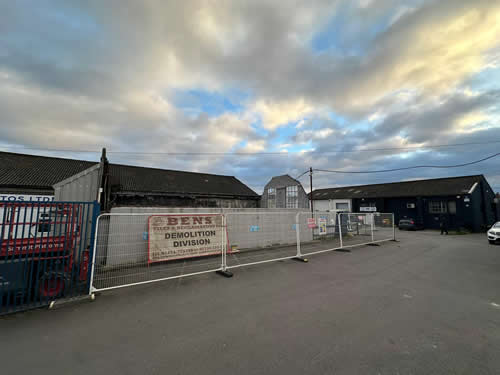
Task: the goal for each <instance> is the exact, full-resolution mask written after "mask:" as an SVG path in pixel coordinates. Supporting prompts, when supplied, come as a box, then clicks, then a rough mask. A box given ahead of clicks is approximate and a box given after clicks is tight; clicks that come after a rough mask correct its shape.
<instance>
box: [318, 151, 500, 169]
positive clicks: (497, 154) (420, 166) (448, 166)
mask: <svg viewBox="0 0 500 375" xmlns="http://www.w3.org/2000/svg"><path fill="white" fill-rule="evenodd" d="M499 155H500V152H497V153H496V154H493V155H490V156H487V157H485V158H482V159H479V160H475V161H471V162H469V163H463V164H455V165H415V166H412V167H403V168H392V169H380V170H375V171H339V170H329V169H313V171H316V172H328V173H352V174H354V173H355V174H365V173H384V172H395V171H405V170H408V169H418V168H443V169H445V168H460V167H465V166H468V165H473V164H477V163H481V162H483V161H486V160H489V159H493V158H495V157H497V156H499Z"/></svg>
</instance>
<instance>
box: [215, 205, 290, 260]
mask: <svg viewBox="0 0 500 375" xmlns="http://www.w3.org/2000/svg"><path fill="white" fill-rule="evenodd" d="M225 218H226V223H227V238H228V255H227V259H226V260H227V267H228V268H236V267H241V266H244V265H247V264H253V263H256V262H267V261H272V260H276V259H283V258H292V257H295V256H296V255H297V231H296V211H290V212H286V211H284V212H262V213H259V212H250V213H244V212H234V213H232V212H230V213H226V214H225Z"/></svg>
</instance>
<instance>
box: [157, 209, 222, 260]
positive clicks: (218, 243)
mask: <svg viewBox="0 0 500 375" xmlns="http://www.w3.org/2000/svg"><path fill="white" fill-rule="evenodd" d="M223 229H224V228H223V226H222V215H203V214H200V215H181V214H180V215H153V216H150V217H149V220H148V231H149V236H148V238H149V241H148V262H149V263H153V262H161V261H165V260H173V259H183V258H192V257H199V256H206V255H215V254H220V253H221V252H222V248H223V246H224V243H223Z"/></svg>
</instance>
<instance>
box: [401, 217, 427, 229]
mask: <svg viewBox="0 0 500 375" xmlns="http://www.w3.org/2000/svg"><path fill="white" fill-rule="evenodd" d="M398 228H399V229H400V230H418V229H422V228H421V226H419V225H418V224H417V222H416V221H415V220H414V219H401V220H399V223H398Z"/></svg>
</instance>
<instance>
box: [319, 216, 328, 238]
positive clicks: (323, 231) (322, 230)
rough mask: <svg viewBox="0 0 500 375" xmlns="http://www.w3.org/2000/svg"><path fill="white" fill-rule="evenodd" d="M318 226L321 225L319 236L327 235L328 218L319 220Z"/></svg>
mask: <svg viewBox="0 0 500 375" xmlns="http://www.w3.org/2000/svg"><path fill="white" fill-rule="evenodd" d="M318 224H319V234H320V235H325V234H326V218H324V217H320V218H319V219H318Z"/></svg>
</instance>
